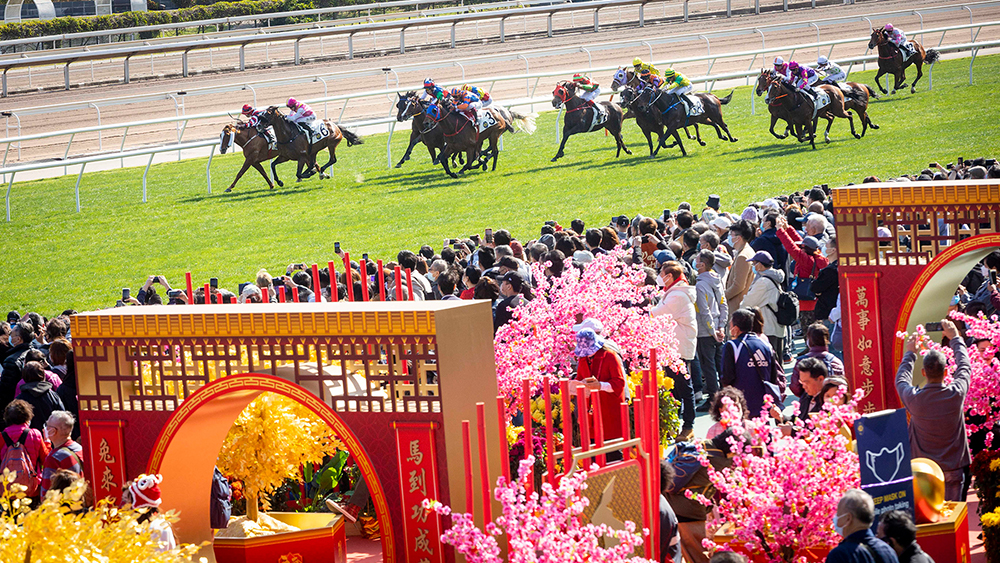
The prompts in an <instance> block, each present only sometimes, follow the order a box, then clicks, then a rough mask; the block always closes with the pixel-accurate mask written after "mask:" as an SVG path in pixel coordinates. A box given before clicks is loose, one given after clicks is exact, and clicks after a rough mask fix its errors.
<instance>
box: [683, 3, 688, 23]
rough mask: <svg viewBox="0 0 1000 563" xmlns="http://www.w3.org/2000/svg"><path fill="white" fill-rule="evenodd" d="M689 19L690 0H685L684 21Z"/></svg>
mask: <svg viewBox="0 0 1000 563" xmlns="http://www.w3.org/2000/svg"><path fill="white" fill-rule="evenodd" d="M687 21H688V0H684V23H687Z"/></svg>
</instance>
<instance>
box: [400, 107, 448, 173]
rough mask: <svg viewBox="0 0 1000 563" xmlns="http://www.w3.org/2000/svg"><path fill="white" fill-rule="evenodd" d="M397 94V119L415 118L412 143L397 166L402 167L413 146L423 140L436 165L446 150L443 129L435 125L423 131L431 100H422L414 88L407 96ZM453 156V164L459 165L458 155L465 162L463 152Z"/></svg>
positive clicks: (411, 136)
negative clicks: (440, 155) (439, 153)
mask: <svg viewBox="0 0 1000 563" xmlns="http://www.w3.org/2000/svg"><path fill="white" fill-rule="evenodd" d="M396 95H397V96H398V97H399V99H398V100H397V101H396V121H399V122H401V123H402V122H403V121H406V120H407V119H412V120H413V127H412V128H411V129H410V144H409V145H407V147H406V153H404V154H403V158H401V159H399V162H397V163H396V168H402V166H403V163H404V162H406V161H407V160H410V153H412V152H413V147H415V146H417V143H419V142H421V141H423V143H424V145H426V146H427V152H429V153H430V155H431V162H433V164H435V165H437V164H439V163H440V162H439V160H438V155H437V153H438V152H439V151H443V150H444V141H445V139H444V135H443V134H442V133H441V129H440V128H437V127H435V128H434V129H431V130H430V131H428V132H427V133H423V129H424V122H425V121H426V117H425V116H424V112H425V111H426V110H427V107H428V106H430V102H429V101H426V100H421V99H420V96H418V95H417V93H416V92H414V91H412V90H411V91H409V92H407V93H406V96H403V95H402V94H398V93H397V94H396ZM451 157H452V161H451V165H452V166H458V164H456V162H455V158H456V157H457V158H458V162H459V163H461V164H465V159H464V158H463V156H462V153H460V152H458V153H452V155H451Z"/></svg>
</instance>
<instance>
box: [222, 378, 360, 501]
mask: <svg viewBox="0 0 1000 563" xmlns="http://www.w3.org/2000/svg"><path fill="white" fill-rule="evenodd" d="M344 449H346V448H345V447H344V445H343V443H341V442H340V440H338V439H337V437H336V435H335V434H334V432H333V429H332V428H330V427H329V426H328V425H327V424H326V422H323V420H321V419H320V418H319V417H318V416H316V414H315V413H313V412H312V411H310V410H309V409H308V408H307V407H306V406H305V405H303V404H301V403H299V402H297V401H295V400H294V399H289V398H287V397H285V396H283V395H278V394H275V393H263V394H261V395H260V396H259V397H257V398H256V399H254V401H253V402H252V403H250V404H249V405H247V407H246V408H245V409H243V412H241V413H240V415H239V416H238V417H237V418H236V422H234V423H233V426H232V428H230V429H229V434H228V435H227V436H226V440H225V442H224V443H223V445H222V449H221V450H220V451H219V459H218V466H219V470H220V471H221V472H222V473H223V474H225V475H228V476H231V477H233V478H235V479H237V480H239V481H242V482H243V487H244V491H245V495H246V499H247V519H249V520H253V521H257V520H258V503H259V502H261V501H262V503H263V508H264V509H265V510H268V509H270V508H271V507H270V506H269V504H268V501H267V495H269V494H271V493H273V492H274V491H275V490H276V489H277V488H278V487H280V486H281V485H282V483H284V482H285V480H286V479H297V478H300V473H299V472H300V469H299V468H300V466H301V465H302V464H305V463H322V462H323V458H324V457H326V456H330V455H334V454H335V453H336V452H337V450H344Z"/></svg>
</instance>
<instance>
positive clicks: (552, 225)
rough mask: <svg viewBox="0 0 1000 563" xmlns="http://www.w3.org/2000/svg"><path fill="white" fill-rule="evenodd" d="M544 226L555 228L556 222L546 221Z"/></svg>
mask: <svg viewBox="0 0 1000 563" xmlns="http://www.w3.org/2000/svg"><path fill="white" fill-rule="evenodd" d="M545 224H546V225H548V226H550V227H555V226H556V222H555V221H546V222H545Z"/></svg>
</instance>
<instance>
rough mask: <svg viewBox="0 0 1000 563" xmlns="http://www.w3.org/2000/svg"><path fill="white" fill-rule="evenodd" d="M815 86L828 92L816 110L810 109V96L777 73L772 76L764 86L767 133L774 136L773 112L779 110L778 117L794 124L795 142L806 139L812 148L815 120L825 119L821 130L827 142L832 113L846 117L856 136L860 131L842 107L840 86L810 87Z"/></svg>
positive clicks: (816, 88)
mask: <svg viewBox="0 0 1000 563" xmlns="http://www.w3.org/2000/svg"><path fill="white" fill-rule="evenodd" d="M818 90H823V91H825V92H826V93H827V94H828V95H829V96H830V103H829V104H827V105H826V106H825V107H822V108H820V109H819V110H818V111H814V109H813V107H814V106H813V99H812V98H810V97H809V96H807V95H806V94H804V93H802V92H799V91H798V90H797V89H796V88H795V87H793V86H792V85H791V84H788V83H787V82H786V81H785V80H783V79H782V78H780V77H777V78H774V79H772V80H771V84H770V86H769V87H768V90H767V99H768V109H769V110H771V134H772V135H774V136H775V137H778V135H777V134H775V132H774V123H775V121H776V118H775V113H776V111H779V112H782V114H783V115H782V117H781V118H782V119H784V120H785V121H786V122H788V123H789V124H790V125H792V126H795V127H796V128H797V131H798V134H797V137H798V139H799V142H800V143H803V142H805V141H807V140H808V141H809V143H810V144H811V145H812V148H814V149H815V148H816V123H817V122H818V121H819V119H820V118H823V119H826V120H827V124H826V131H825V132H824V138H825V139H826V142H827V143H829V142H830V127H832V126H833V120H834V118H836V117H841V118H846V119H847V120H848V122H849V123H850V124H851V134H852V135H854V137H855V138H856V139H860V138H861V135H858V134H857V133H856V132H855V131H854V118H852V117H851V114H850V113H849V112H847V111H845V110H844V94H843V92H841V91H840V88H837V87H836V86H826V85H824V86H817V87H815V88H814V91H818ZM772 108H773V109H772ZM814 114H815V115H814ZM803 133H806V134H808V138H803ZM786 136H787V135H786ZM778 138H779V139H781V138H784V137H778Z"/></svg>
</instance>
